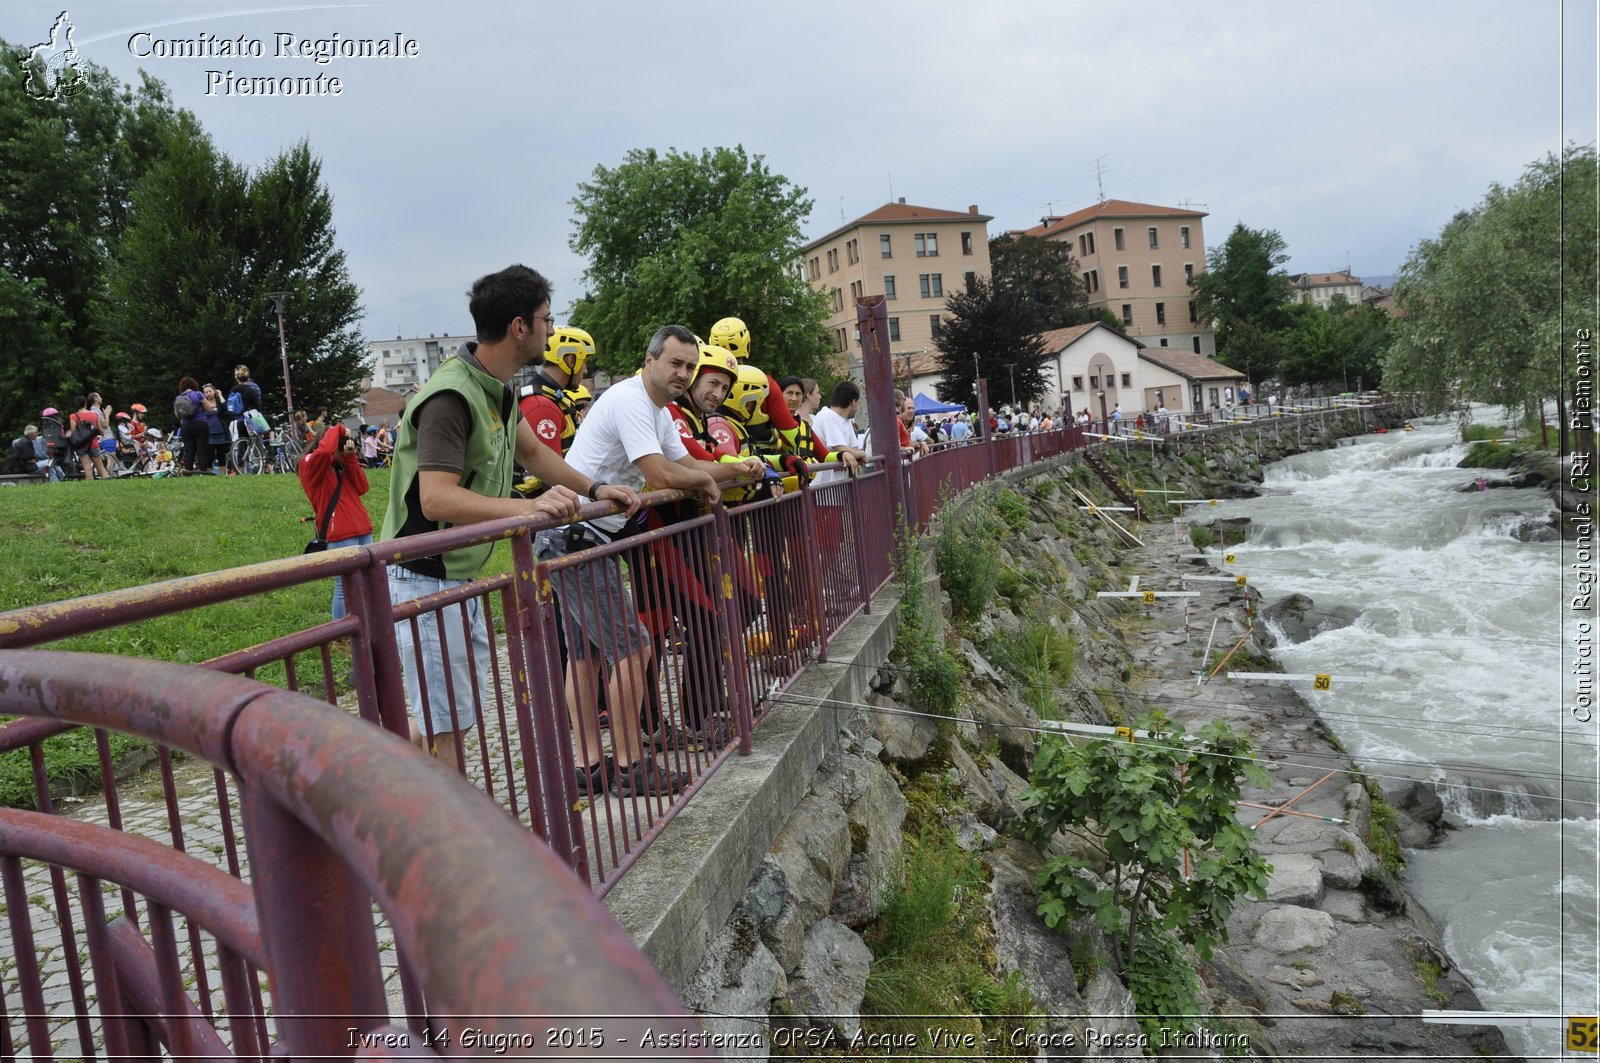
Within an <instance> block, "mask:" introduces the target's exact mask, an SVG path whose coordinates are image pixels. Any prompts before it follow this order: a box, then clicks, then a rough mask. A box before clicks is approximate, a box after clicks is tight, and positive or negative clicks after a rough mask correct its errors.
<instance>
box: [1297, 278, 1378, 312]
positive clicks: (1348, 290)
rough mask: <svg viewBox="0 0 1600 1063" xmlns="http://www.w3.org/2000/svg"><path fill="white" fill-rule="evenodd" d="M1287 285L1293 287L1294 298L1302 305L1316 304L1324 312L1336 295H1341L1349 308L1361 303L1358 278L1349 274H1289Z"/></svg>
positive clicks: (1359, 279)
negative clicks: (1348, 304)
mask: <svg viewBox="0 0 1600 1063" xmlns="http://www.w3.org/2000/svg"><path fill="white" fill-rule="evenodd" d="M1289 283H1290V284H1291V285H1292V286H1293V287H1294V297H1295V298H1296V299H1297V300H1299V301H1300V302H1302V303H1316V304H1317V305H1318V306H1320V307H1322V309H1324V310H1326V309H1328V307H1329V306H1331V305H1333V299H1334V296H1336V295H1342V296H1344V297H1345V299H1346V301H1348V302H1349V303H1350V305H1351V306H1360V305H1361V302H1362V292H1363V288H1362V284H1361V278H1360V277H1352V276H1351V275H1350V274H1349V273H1343V272H1341V273H1291V274H1289Z"/></svg>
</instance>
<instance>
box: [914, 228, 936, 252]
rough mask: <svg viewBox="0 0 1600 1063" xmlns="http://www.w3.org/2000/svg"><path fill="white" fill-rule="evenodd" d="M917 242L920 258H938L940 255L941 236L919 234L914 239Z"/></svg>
mask: <svg viewBox="0 0 1600 1063" xmlns="http://www.w3.org/2000/svg"><path fill="white" fill-rule="evenodd" d="M912 239H913V240H914V241H915V242H916V246H917V257H918V258H937V257H938V255H939V234H938V233H918V234H917V235H916V236H915V237H913V238H912Z"/></svg>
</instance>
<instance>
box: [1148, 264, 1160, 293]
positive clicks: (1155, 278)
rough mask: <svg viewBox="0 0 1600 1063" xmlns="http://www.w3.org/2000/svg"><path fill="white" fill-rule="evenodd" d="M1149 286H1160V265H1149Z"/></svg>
mask: <svg viewBox="0 0 1600 1063" xmlns="http://www.w3.org/2000/svg"><path fill="white" fill-rule="evenodd" d="M1150 286H1151V287H1152V288H1159V287H1161V267H1160V266H1151V267H1150Z"/></svg>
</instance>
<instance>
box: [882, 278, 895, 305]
mask: <svg viewBox="0 0 1600 1063" xmlns="http://www.w3.org/2000/svg"><path fill="white" fill-rule="evenodd" d="M883 297H884V298H885V299H893V298H894V274H893V273H885V274H884V275H883Z"/></svg>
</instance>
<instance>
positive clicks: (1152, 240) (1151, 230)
mask: <svg viewBox="0 0 1600 1063" xmlns="http://www.w3.org/2000/svg"><path fill="white" fill-rule="evenodd" d="M1146 231H1147V232H1148V233H1149V234H1150V250H1152V251H1154V250H1155V249H1156V248H1157V247H1159V246H1161V245H1160V244H1158V243H1156V227H1155V226H1154V225H1152V226H1150V228H1149V229H1147V230H1146Z"/></svg>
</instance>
